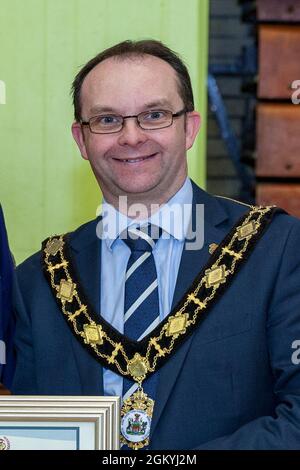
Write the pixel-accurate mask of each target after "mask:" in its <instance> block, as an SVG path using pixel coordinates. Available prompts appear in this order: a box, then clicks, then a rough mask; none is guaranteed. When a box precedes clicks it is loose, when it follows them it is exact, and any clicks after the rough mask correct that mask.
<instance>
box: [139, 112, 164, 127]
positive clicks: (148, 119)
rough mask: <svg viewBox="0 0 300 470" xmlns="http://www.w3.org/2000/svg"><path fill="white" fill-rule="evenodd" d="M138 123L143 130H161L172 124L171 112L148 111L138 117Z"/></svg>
mask: <svg viewBox="0 0 300 470" xmlns="http://www.w3.org/2000/svg"><path fill="white" fill-rule="evenodd" d="M138 121H139V123H140V126H141V127H142V128H143V129H160V128H162V127H167V126H170V125H171V124H172V113H171V112H170V111H161V110H157V111H147V112H145V113H141V114H139V115H138Z"/></svg>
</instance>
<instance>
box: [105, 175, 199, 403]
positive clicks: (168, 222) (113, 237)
mask: <svg viewBox="0 0 300 470" xmlns="http://www.w3.org/2000/svg"><path fill="white" fill-rule="evenodd" d="M192 199H193V189H192V184H191V181H190V179H189V178H186V180H185V183H184V184H183V186H182V187H181V188H180V189H179V191H178V192H177V193H176V194H175V195H174V196H173V197H172V198H171V199H170V200H169V201H168V202H167V203H166V204H165V205H163V206H162V207H161V208H160V209H159V211H157V212H156V213H154V214H153V215H152V216H151V217H150V218H149V219H147V220H143V221H141V220H139V221H138V223H137V221H136V220H134V219H130V218H128V217H127V216H125V215H124V214H122V213H121V212H119V211H117V210H116V209H115V208H114V207H113V206H111V205H110V204H108V203H107V202H106V201H103V204H102V215H103V219H102V221H103V222H102V227H103V229H102V233H101V237H102V251H101V299H100V305H101V315H102V317H103V318H105V320H107V321H108V322H109V323H110V324H111V325H112V326H113V327H114V328H116V329H117V330H118V331H119V332H120V333H124V293H125V273H126V267H127V263H128V260H129V257H130V249H129V248H128V246H127V245H126V244H125V243H124V242H123V241H122V240H121V239H120V238H118V237H119V235H120V234H121V233H122V232H123V231H124V230H125V229H127V228H128V227H129V226H137V225H143V224H145V223H148V222H150V223H151V224H154V225H157V226H160V227H161V228H162V229H163V235H162V237H161V238H160V239H159V240H158V241H157V243H156V244H155V247H154V249H153V256H154V260H155V265H156V271H157V279H158V295H159V314H160V321H162V320H163V319H164V318H165V317H166V316H167V315H168V314H169V313H170V310H171V306H172V300H173V294H174V289H175V284H176V279H177V274H178V270H179V264H180V259H181V255H182V250H183V246H184V241H185V237H186V234H187V232H188V225H189V221H190V217H191V207H192ZM103 385H104V393H105V395H118V396H122V388H123V378H122V377H121V376H120V375H118V374H116V373H114V372H112V371H110V370H108V369H105V368H103Z"/></svg>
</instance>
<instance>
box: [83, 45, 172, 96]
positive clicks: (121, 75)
mask: <svg viewBox="0 0 300 470" xmlns="http://www.w3.org/2000/svg"><path fill="white" fill-rule="evenodd" d="M134 89H136V91H137V92H138V93H139V94H141V93H142V94H145V95H147V93H148V94H149V96H148V97H146V99H147V100H148V99H150V97H152V98H158V96H153V94H152V93H153V92H156V93H159V95H165V96H162V98H163V97H167V96H170V95H171V94H174V93H176V94H177V93H178V79H177V75H176V72H175V70H174V69H173V68H172V67H171V66H170V65H169V64H168V63H167V62H165V61H164V60H162V59H159V58H158V57H154V56H151V55H148V54H146V55H143V56H133V57H132V56H129V57H127V56H126V57H111V58H109V59H105V60H104V61H103V62H101V63H100V64H98V65H96V66H95V67H94V68H93V69H92V70H91V71H90V72H89V74H88V75H87V76H86V78H85V80H84V82H83V84H82V90H81V91H82V98H83V99H85V98H88V97H90V96H91V94H95V95H96V94H97V95H99V94H101V95H105V96H107V95H108V94H113V95H115V96H116V97H117V95H118V93H121V94H124V93H126V91H127V90H128V92H130V90H131V91H132V90H134Z"/></svg>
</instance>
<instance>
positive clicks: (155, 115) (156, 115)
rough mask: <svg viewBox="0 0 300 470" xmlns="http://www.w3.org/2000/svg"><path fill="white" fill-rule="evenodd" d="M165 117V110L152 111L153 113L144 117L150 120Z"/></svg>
mask: <svg viewBox="0 0 300 470" xmlns="http://www.w3.org/2000/svg"><path fill="white" fill-rule="evenodd" d="M164 117H165V113H164V112H163V111H152V112H151V113H148V114H146V116H145V117H144V119H146V120H148V121H157V120H159V119H163V118H164Z"/></svg>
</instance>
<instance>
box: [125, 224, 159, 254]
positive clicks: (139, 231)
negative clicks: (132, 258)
mask: <svg viewBox="0 0 300 470" xmlns="http://www.w3.org/2000/svg"><path fill="white" fill-rule="evenodd" d="M160 236H161V229H160V228H159V227H157V226H156V225H150V224H148V225H145V226H142V227H135V228H132V227H129V228H128V229H127V230H126V232H125V237H124V238H122V239H123V242H124V243H126V245H127V246H128V247H129V248H130V250H131V252H132V253H133V252H147V251H148V252H151V251H152V250H153V248H154V246H155V243H156V242H157V240H158V239H159V237H160Z"/></svg>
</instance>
